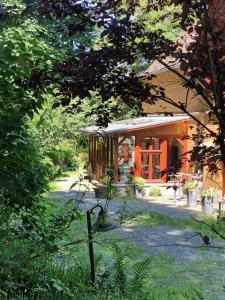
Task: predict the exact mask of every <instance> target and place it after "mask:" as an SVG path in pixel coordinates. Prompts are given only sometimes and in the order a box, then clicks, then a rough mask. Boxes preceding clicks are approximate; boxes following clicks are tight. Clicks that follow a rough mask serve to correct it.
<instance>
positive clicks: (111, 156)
mask: <svg viewBox="0 0 225 300" xmlns="http://www.w3.org/2000/svg"><path fill="white" fill-rule="evenodd" d="M110 164H111V166H113V137H112V136H111V137H110Z"/></svg>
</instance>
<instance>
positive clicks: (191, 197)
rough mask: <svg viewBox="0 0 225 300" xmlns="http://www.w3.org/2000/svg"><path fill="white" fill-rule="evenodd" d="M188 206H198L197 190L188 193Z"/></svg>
mask: <svg viewBox="0 0 225 300" xmlns="http://www.w3.org/2000/svg"><path fill="white" fill-rule="evenodd" d="M187 205H188V206H189V207H196V206H197V191H196V190H190V191H187Z"/></svg>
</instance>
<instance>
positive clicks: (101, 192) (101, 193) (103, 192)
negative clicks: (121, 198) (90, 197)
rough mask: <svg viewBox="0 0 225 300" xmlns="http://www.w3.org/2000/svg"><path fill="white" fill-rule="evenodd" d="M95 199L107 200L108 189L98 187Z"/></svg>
mask: <svg viewBox="0 0 225 300" xmlns="http://www.w3.org/2000/svg"><path fill="white" fill-rule="evenodd" d="M95 198H97V199H106V198H107V189H106V187H97V188H96V189H95Z"/></svg>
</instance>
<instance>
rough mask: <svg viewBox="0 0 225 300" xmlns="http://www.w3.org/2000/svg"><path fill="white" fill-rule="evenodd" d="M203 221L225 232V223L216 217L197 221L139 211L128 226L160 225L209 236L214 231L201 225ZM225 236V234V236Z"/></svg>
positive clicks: (197, 219)
mask: <svg viewBox="0 0 225 300" xmlns="http://www.w3.org/2000/svg"><path fill="white" fill-rule="evenodd" d="M201 221H203V222H204V223H207V224H209V225H211V226H212V225H213V226H214V227H215V229H217V230H218V231H219V232H221V233H222V232H225V223H224V222H220V223H217V220H216V218H215V217H213V216H212V217H201V218H200V217H198V218H195V219H192V218H191V217H190V218H178V217H174V216H173V217H171V216H168V215H165V214H162V213H159V212H151V211H148V212H146V211H139V212H137V213H136V216H135V218H133V219H132V220H130V221H129V222H128V224H129V225H130V226H138V225H139V226H147V227H156V226H160V225H169V226H171V227H174V228H179V229H186V230H190V231H195V232H202V233H204V234H207V235H211V234H212V230H211V229H210V228H209V227H208V226H206V225H205V224H203V223H201ZM224 236H225V234H224ZM216 238H218V239H220V237H219V236H216Z"/></svg>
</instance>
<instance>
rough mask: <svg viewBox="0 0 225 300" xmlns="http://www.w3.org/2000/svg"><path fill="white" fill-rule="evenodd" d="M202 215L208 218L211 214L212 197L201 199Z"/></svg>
mask: <svg viewBox="0 0 225 300" xmlns="http://www.w3.org/2000/svg"><path fill="white" fill-rule="evenodd" d="M202 213H203V214H204V215H208V216H209V215H212V214H213V197H210V196H206V197H202Z"/></svg>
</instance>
